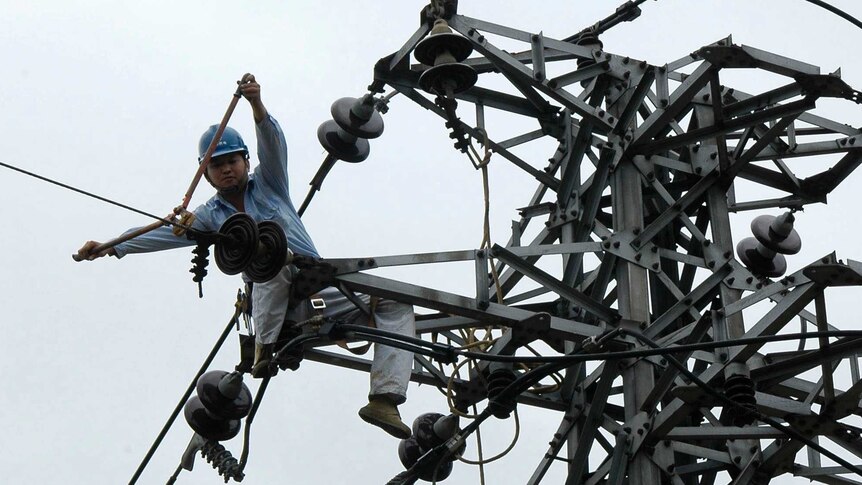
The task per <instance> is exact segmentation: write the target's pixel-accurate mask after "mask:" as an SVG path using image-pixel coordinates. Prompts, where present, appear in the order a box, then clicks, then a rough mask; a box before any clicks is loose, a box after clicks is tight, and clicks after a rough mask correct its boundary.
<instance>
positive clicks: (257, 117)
mask: <svg viewBox="0 0 862 485" xmlns="http://www.w3.org/2000/svg"><path fill="white" fill-rule="evenodd" d="M239 91H240V93H242V96H243V97H244V98H245V99H247V100H248V102H249V104H250V105H251V110H252V113H253V114H254V121H255V123H260V122H261V121H263V120H264V119H266V115H267V112H266V107H264V105H263V101H261V100H260V84H258V83H257V81H255V79H254V74H251V73H245V74H244V75H243V76H242V79H240V81H239Z"/></svg>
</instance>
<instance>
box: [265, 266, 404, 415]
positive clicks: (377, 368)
mask: <svg viewBox="0 0 862 485" xmlns="http://www.w3.org/2000/svg"><path fill="white" fill-rule="evenodd" d="M291 280H292V271H291V269H290V267H288V266H286V267H285V268H284V269H283V270H282V271H281V272H280V273H279V274H278V275H277V276H276V277H275V278H273V279H271V280H269V281H267V282H265V283H255V284H254V291H252V318H253V319H254V325H255V335H256V340H257V341H258V342H259V343H262V344H271V343H274V342H275V341H276V340H277V339H278V334H279V332H281V327H282V324H283V323H284V320H285V316H287V317H288V319H289V320H292V321H295V322H299V321H303V320H306V319H308V318H310V317H312V316H314V315H315V313H316V312H314V311H313V310H312V309H311V304H310V302H309V301H304V302H302V303H300V304H299V305H298V306H297V307H296V308H294V309H293V310H290V313H288V310H287V304H288V298H289V296H290V284H291ZM316 296H317V297H319V298H323V301H324V302H325V303H326V308H325V309H324V310H323V312H322V315H323V316H324V317H333V318H337V319H339V320H341V321H342V322H345V323H351V324H359V325H365V324H366V323H368V316H367V315H366V314H365V313H363V312H362V311H361V310H360V309H359V308H357V307H356V305H354V304H353V303H352V302H351V301H350V300H348V299H347V297H345V296H344V295H343V294H341V292H340V291H338V289H337V288H333V287H329V288H325V289H323V290H322V291H320V292H319V293H318V295H316ZM358 296H359V297H360V298H361V299H362V301H363V302H365V304H366V305H368V304H369V301H370V298H369V297H368V295H362V294H360V295H358ZM373 313H374V323H375V324H376V326H377V328H379V329H381V330H386V331H389V332H395V333H398V334H400V335H405V336H410V337H413V336H415V335H416V320H415V316H414V314H413V306H412V305H408V304H405V303H398V302H395V301H392V300H380V301H379V302H378V303H377V305H376V306H375V308H374V312H373ZM412 366H413V353H412V352H409V351H407V350H402V349H397V348H395V347H390V346H388V345H382V344H374V358H373V360H372V362H371V374H370V376H371V388H370V391H369V396H386V397H388V398H389V399H392V400H393V401H395V403H396V404H401V403H403V402H404V401H406V400H407V383H408V382H410V373H411V371H412Z"/></svg>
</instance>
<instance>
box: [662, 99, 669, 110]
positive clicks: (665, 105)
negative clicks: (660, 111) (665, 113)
mask: <svg viewBox="0 0 862 485" xmlns="http://www.w3.org/2000/svg"><path fill="white" fill-rule="evenodd" d="M661 105H662V107H663V108H667V105H668V101H667V100H666V99H663V100H661Z"/></svg>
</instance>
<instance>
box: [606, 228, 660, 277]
mask: <svg viewBox="0 0 862 485" xmlns="http://www.w3.org/2000/svg"><path fill="white" fill-rule="evenodd" d="M639 234H640V231H639V230H625V231H619V232H615V233H613V234H612V235H611V236H610V237H608V238H606V239H603V240H602V249H604V250H605V252H607V253H611V254H613V255H614V256H617V257H619V258H621V259H624V260H626V261H628V262H630V263H634V264H636V265H638V266H640V267H642V268H644V269H647V270H649V271H652V272H654V273H657V272H659V271H661V265H660V264H659V263H660V259H661V258H660V257H659V248H658V246H656V245H655V244H653V243H651V242H647V243H646V244H643V245H641V246H640V247H639V248H637V249H635V248H634V245H633V244H632V241H634V240H635V239H636V238H637V237H638V235H639Z"/></svg>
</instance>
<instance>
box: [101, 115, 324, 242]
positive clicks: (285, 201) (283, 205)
mask: <svg viewBox="0 0 862 485" xmlns="http://www.w3.org/2000/svg"><path fill="white" fill-rule="evenodd" d="M255 131H256V134H257V154H258V158H259V159H260V164H259V165H258V166H257V167H255V170H254V173H253V174H251V175H250V176H249V181H248V185H247V186H246V189H245V197H244V199H243V203H244V205H245V212H246V213H247V214H248V215H250V216H251V217H252V218H253V219H254V220H255V221H258V222H260V221H275V222H276V223H278V225H279V226H281V227H282V229H284V232H285V234H286V235H287V244H288V246H289V247H290V249H291V251H293V252H294V253H297V254H304V255H308V256H314V257H320V255H319V254H318V253H317V249H316V248H315V247H314V242H312V240H311V236H309V235H308V231H306V229H305V226H304V225H303V224H302V220H301V219H300V218H299V215H298V214H297V213H296V208H294V206H293V202H292V201H291V200H290V190H289V188H288V175H287V142H286V141H285V139H284V133H283V132H282V131H281V127H280V126H279V125H278V122H277V121H276V120H275V118H273V117H272V116H269V115H267V117H266V119H264V120H262V121H261V122H260V123H257V124H256V128H255ZM236 212H237V210H236V208H235V207H234V206H233V205H231V204H230V203H228V202H227V201H226V200H224V199H223V198H222V197H221V196H220V195H218V194H216V195H214V196H213V197H212V198H211V199H210V200H208V201H207V202H206V203H205V204H202V205H201V206H199V207H198V208H197V209H195V210H194V213H195V221H194V223H193V224H192V228H194V229H197V230H201V231H218V229H219V228H220V227H221V225H222V224H223V223H224V221H225V220H226V219H227V218H228V217H230V216H231V215H233V214H236ZM133 230H134V229H130V230H129V231H127V233H128V232H130V231H133ZM194 244H195V242H194V241H191V240H189V239H188V238H186V237H185V236H181V237H177V236H174V234H173V232H171V228H170V227H167V226H165V227H160V228H158V229H156V230H154V231H152V232H149V233H147V234H144V235H141V236H138V237H136V238H134V239H131V240H129V241H126V242H124V243H121V244H118V245H116V246H115V247H114V250H115V251H116V252H117V257H118V258H121V257H123V256H125V255H126V254H132V253H147V252H152V251H161V250H164V249H173V248H179V247H185V246H193V245H194Z"/></svg>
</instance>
